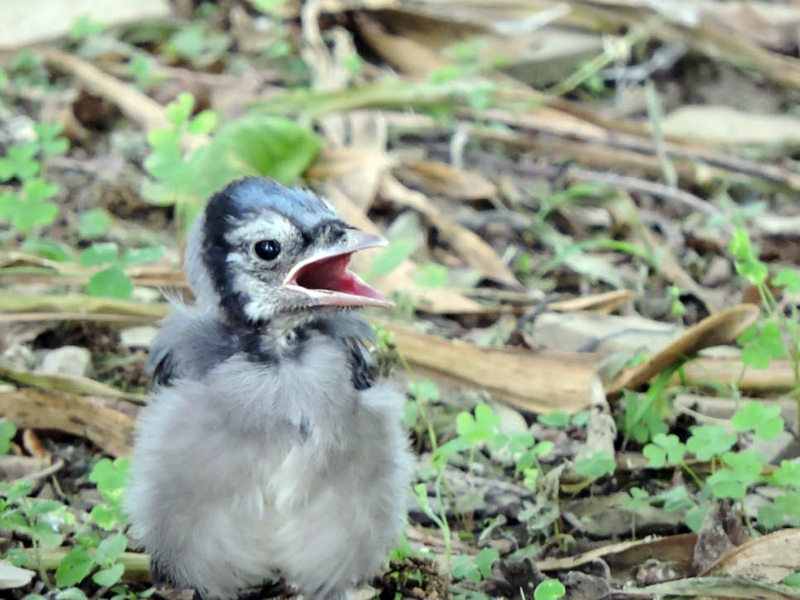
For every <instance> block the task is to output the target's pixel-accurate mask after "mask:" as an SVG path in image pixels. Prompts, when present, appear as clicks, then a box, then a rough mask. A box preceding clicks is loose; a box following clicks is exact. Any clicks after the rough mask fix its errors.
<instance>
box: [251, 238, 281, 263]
mask: <svg viewBox="0 0 800 600" xmlns="http://www.w3.org/2000/svg"><path fill="white" fill-rule="evenodd" d="M253 251H254V252H255V253H256V256H257V257H258V258H260V259H261V260H275V259H276V258H278V254H280V253H281V245H280V244H279V243H278V241H277V240H261V241H260V242H256V243H255V245H254V246H253Z"/></svg>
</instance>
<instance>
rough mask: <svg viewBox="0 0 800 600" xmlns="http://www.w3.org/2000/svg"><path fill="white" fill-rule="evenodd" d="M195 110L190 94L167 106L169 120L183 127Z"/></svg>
mask: <svg viewBox="0 0 800 600" xmlns="http://www.w3.org/2000/svg"><path fill="white" fill-rule="evenodd" d="M187 29H188V28H187ZM193 109H194V96H192V95H191V94H190V93H189V92H181V93H180V94H179V95H178V98H177V99H176V100H175V101H174V102H170V103H169V104H168V105H167V109H166V110H167V120H168V121H169V122H170V123H172V124H173V125H182V124H183V123H185V122H186V121H187V120H188V119H189V117H190V116H191V115H192V110H193Z"/></svg>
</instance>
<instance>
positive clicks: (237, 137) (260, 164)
mask: <svg viewBox="0 0 800 600" xmlns="http://www.w3.org/2000/svg"><path fill="white" fill-rule="evenodd" d="M212 146H213V149H212V153H211V154H212V158H211V160H213V161H217V160H218V161H221V162H222V163H224V164H225V165H227V166H228V167H229V168H231V169H233V170H234V172H235V173H237V174H239V175H262V176H264V177H272V178H273V179H275V180H276V181H278V182H280V183H283V184H289V183H292V182H293V181H295V180H296V179H297V178H298V177H300V175H302V174H303V172H304V171H305V170H306V169H307V168H308V167H309V166H310V165H311V163H312V162H314V159H315V158H316V157H317V154H318V153H319V151H320V149H321V148H322V141H321V140H320V138H319V136H317V135H316V134H315V133H314V132H312V131H309V130H308V129H305V128H303V127H301V126H299V125H298V124H297V123H295V122H294V121H292V120H290V119H286V118H284V117H275V116H265V115H251V116H247V117H243V118H241V119H237V120H236V121H232V122H230V123H226V124H225V125H223V126H222V127H220V129H219V130H218V131H217V133H216V134H215V135H214V143H213V145H212Z"/></svg>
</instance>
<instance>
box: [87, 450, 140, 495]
mask: <svg viewBox="0 0 800 600" xmlns="http://www.w3.org/2000/svg"><path fill="white" fill-rule="evenodd" d="M129 468H130V460H129V459H125V458H117V459H115V460H114V461H113V462H112V461H111V460H109V459H108V458H101V459H100V460H98V461H97V463H96V464H95V465H94V468H93V469H92V472H91V473H89V481H91V482H92V483H94V484H95V485H96V486H97V489H98V490H100V493H101V494H103V496H104V497H106V499H108V498H107V496H108V495H109V494H114V495H115V496H114V499H115V500H116V499H117V496H116V494H117V493H118V492H121V491H122V490H123V489H124V488H125V485H126V484H127V482H128V470H129Z"/></svg>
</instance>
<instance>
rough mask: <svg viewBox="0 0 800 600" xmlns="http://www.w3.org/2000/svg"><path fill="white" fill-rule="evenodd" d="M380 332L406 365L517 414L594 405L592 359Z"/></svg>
mask: <svg viewBox="0 0 800 600" xmlns="http://www.w3.org/2000/svg"><path fill="white" fill-rule="evenodd" d="M384 326H385V327H386V328H387V329H388V330H390V331H392V332H393V333H394V335H395V338H396V340H397V347H398V349H399V351H400V353H401V354H402V355H403V356H404V357H405V358H406V359H407V360H408V362H409V363H411V364H412V365H414V366H416V367H418V368H420V369H422V370H426V371H429V372H432V373H434V374H436V375H438V376H441V377H444V378H446V379H450V380H451V381H454V382H455V383H456V384H459V385H467V386H470V387H476V388H480V389H485V390H487V391H488V392H489V393H491V394H492V395H494V396H496V397H497V398H499V399H501V400H504V401H506V402H508V403H509V404H511V405H512V406H514V407H516V408H518V409H522V410H527V411H530V412H536V413H547V412H552V411H562V412H566V413H570V414H572V413H576V412H578V411H580V410H583V409H585V408H587V407H589V406H590V405H591V404H592V403H593V402H594V401H595V397H596V394H595V393H594V392H596V386H595V385H594V384H595V381H596V377H597V375H596V370H597V366H598V365H599V364H600V361H601V360H602V357H600V356H598V355H596V354H590V353H571V352H550V351H541V352H531V351H528V350H515V349H510V348H490V347H480V346H475V345H473V344H468V343H466V342H461V341H457V340H448V339H445V338H441V337H438V336H434V335H427V334H424V333H419V332H416V331H413V330H410V329H406V328H402V327H397V326H394V325H389V324H386V323H384Z"/></svg>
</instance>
